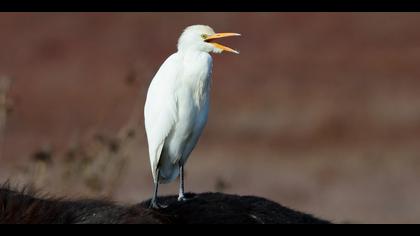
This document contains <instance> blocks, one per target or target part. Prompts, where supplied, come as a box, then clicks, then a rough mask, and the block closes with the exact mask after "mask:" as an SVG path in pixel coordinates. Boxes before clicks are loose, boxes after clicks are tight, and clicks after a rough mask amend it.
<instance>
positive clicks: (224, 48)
mask: <svg viewBox="0 0 420 236" xmlns="http://www.w3.org/2000/svg"><path fill="white" fill-rule="evenodd" d="M232 36H241V35H240V34H237V33H217V34H213V35H210V36H208V37H207V38H206V40H205V41H206V42H208V43H211V44H213V46H215V47H216V48H219V49H221V50H223V51H227V52H233V53H236V54H239V52H238V51H236V50H234V49H232V48H230V47H226V46H223V45H221V44H219V43H214V42H213V40H215V39H220V38H226V37H232Z"/></svg>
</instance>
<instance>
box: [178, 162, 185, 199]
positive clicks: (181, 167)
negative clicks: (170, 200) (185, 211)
mask: <svg viewBox="0 0 420 236" xmlns="http://www.w3.org/2000/svg"><path fill="white" fill-rule="evenodd" d="M179 173H180V174H179V196H178V201H180V202H184V201H186V200H187V199H186V198H185V195H184V165H179Z"/></svg>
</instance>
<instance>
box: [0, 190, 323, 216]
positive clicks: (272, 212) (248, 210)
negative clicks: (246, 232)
mask: <svg viewBox="0 0 420 236" xmlns="http://www.w3.org/2000/svg"><path fill="white" fill-rule="evenodd" d="M186 196H187V197H188V198H190V200H189V201H187V202H178V201H177V196H167V197H161V198H160V199H159V201H160V202H162V203H165V204H168V205H169V207H168V208H165V209H160V210H153V209H148V206H149V202H150V200H148V201H145V202H143V203H140V204H137V205H134V206H121V205H117V204H115V203H113V202H109V201H106V200H75V201H70V200H65V199H56V198H48V197H41V196H37V194H35V193H33V192H31V191H28V190H23V191H15V190H12V189H11V188H9V187H7V186H4V187H2V188H0V224H324V223H329V222H327V221H324V220H320V219H317V218H314V217H312V216H310V215H307V214H304V213H300V212H297V211H294V210H291V209H288V208H285V207H283V206H281V205H279V204H277V203H275V202H272V201H268V200H266V199H263V198H258V197H252V196H243V197H241V196H236V195H227V194H222V193H203V194H187V195H186Z"/></svg>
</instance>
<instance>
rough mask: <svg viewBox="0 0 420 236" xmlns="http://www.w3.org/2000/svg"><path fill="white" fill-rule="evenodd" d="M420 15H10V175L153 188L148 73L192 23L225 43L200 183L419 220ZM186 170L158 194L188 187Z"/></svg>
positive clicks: (376, 218) (71, 185)
mask: <svg viewBox="0 0 420 236" xmlns="http://www.w3.org/2000/svg"><path fill="white" fill-rule="evenodd" d="M419 23H420V14H414V13H413V14H396V13H301V14H299V13H119V14H117V13H106V14H105V13H103V14H101V13H95V14H93V13H78V14H72V13H59V14H52V13H45V14H41V13H34V14H29V13H28V14H26V13H25V14H23V13H21V14H19V13H16V14H12V13H1V14H0V45H1V46H2V47H1V51H0V110H1V111H0V131H1V133H0V145H1V156H0V158H1V160H0V161H1V166H0V181H5V180H7V179H9V180H10V182H12V183H13V184H16V185H19V186H23V185H25V184H28V185H31V186H34V187H36V188H40V189H42V190H43V191H44V192H47V193H51V194H52V195H59V196H67V197H102V196H105V197H109V198H111V199H114V200H117V201H121V202H124V203H134V202H140V201H142V200H145V199H146V198H148V197H150V195H151V193H152V179H151V174H150V169H149V160H148V156H147V146H146V139H145V133H144V128H143V105H144V98H145V93H146V90H147V87H148V85H149V83H150V80H151V79H152V78H153V75H154V73H155V72H156V71H157V69H158V68H159V66H160V65H161V63H162V62H163V61H164V60H165V59H166V57H167V56H169V55H170V54H171V53H173V52H175V50H176V43H177V39H178V37H179V35H180V33H181V31H182V30H183V29H184V28H185V27H186V26H188V25H192V24H208V25H210V26H212V27H213V28H214V29H215V30H216V31H219V32H223V31H233V32H239V33H242V35H243V37H241V38H235V39H229V40H228V39H227V40H225V41H224V43H226V44H227V45H228V46H231V47H233V48H235V49H239V50H240V51H241V54H240V55H239V56H237V55H233V54H222V55H215V56H214V59H215V62H214V74H213V89H212V107H211V112H210V117H209V123H208V125H207V127H206V129H205V132H204V134H203V136H202V138H201V140H200V142H199V145H198V146H197V148H196V149H195V151H194V152H193V154H192V156H191V158H190V160H189V162H188V166H187V180H186V181H187V182H186V188H187V190H188V191H193V192H204V191H223V192H226V193H236V194H248V195H258V196H262V197H266V198H269V199H272V200H275V201H277V202H279V203H281V204H284V205H286V206H289V207H293V208H296V209H299V210H301V211H306V212H309V213H312V214H314V215H316V216H319V217H323V218H326V219H329V220H333V221H335V222H338V223H341V222H352V223H353V222H354V223H418V222H420V186H419V181H420V156H419V152H420V146H419V140H420V66H419V65H418V64H419V61H420V31H419V30H418V25H419ZM176 192H177V183H173V184H170V185H165V186H163V187H162V188H161V194H175V193H176Z"/></svg>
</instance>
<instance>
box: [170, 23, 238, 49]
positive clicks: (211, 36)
mask: <svg viewBox="0 0 420 236" xmlns="http://www.w3.org/2000/svg"><path fill="white" fill-rule="evenodd" d="M230 36H240V34H237V33H217V34H216V33H215V32H214V30H213V29H212V28H210V27H209V26H206V25H193V26H189V27H187V28H186V29H185V30H184V32H183V33H182V35H181V37H180V38H179V40H178V50H180V51H181V50H187V49H195V50H200V51H204V52H214V53H221V52H223V51H227V52H233V53H236V54H239V52H238V51H236V50H233V49H232V48H229V47H226V46H223V45H221V44H218V43H216V42H214V41H215V40H216V39H218V38H224V37H230Z"/></svg>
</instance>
